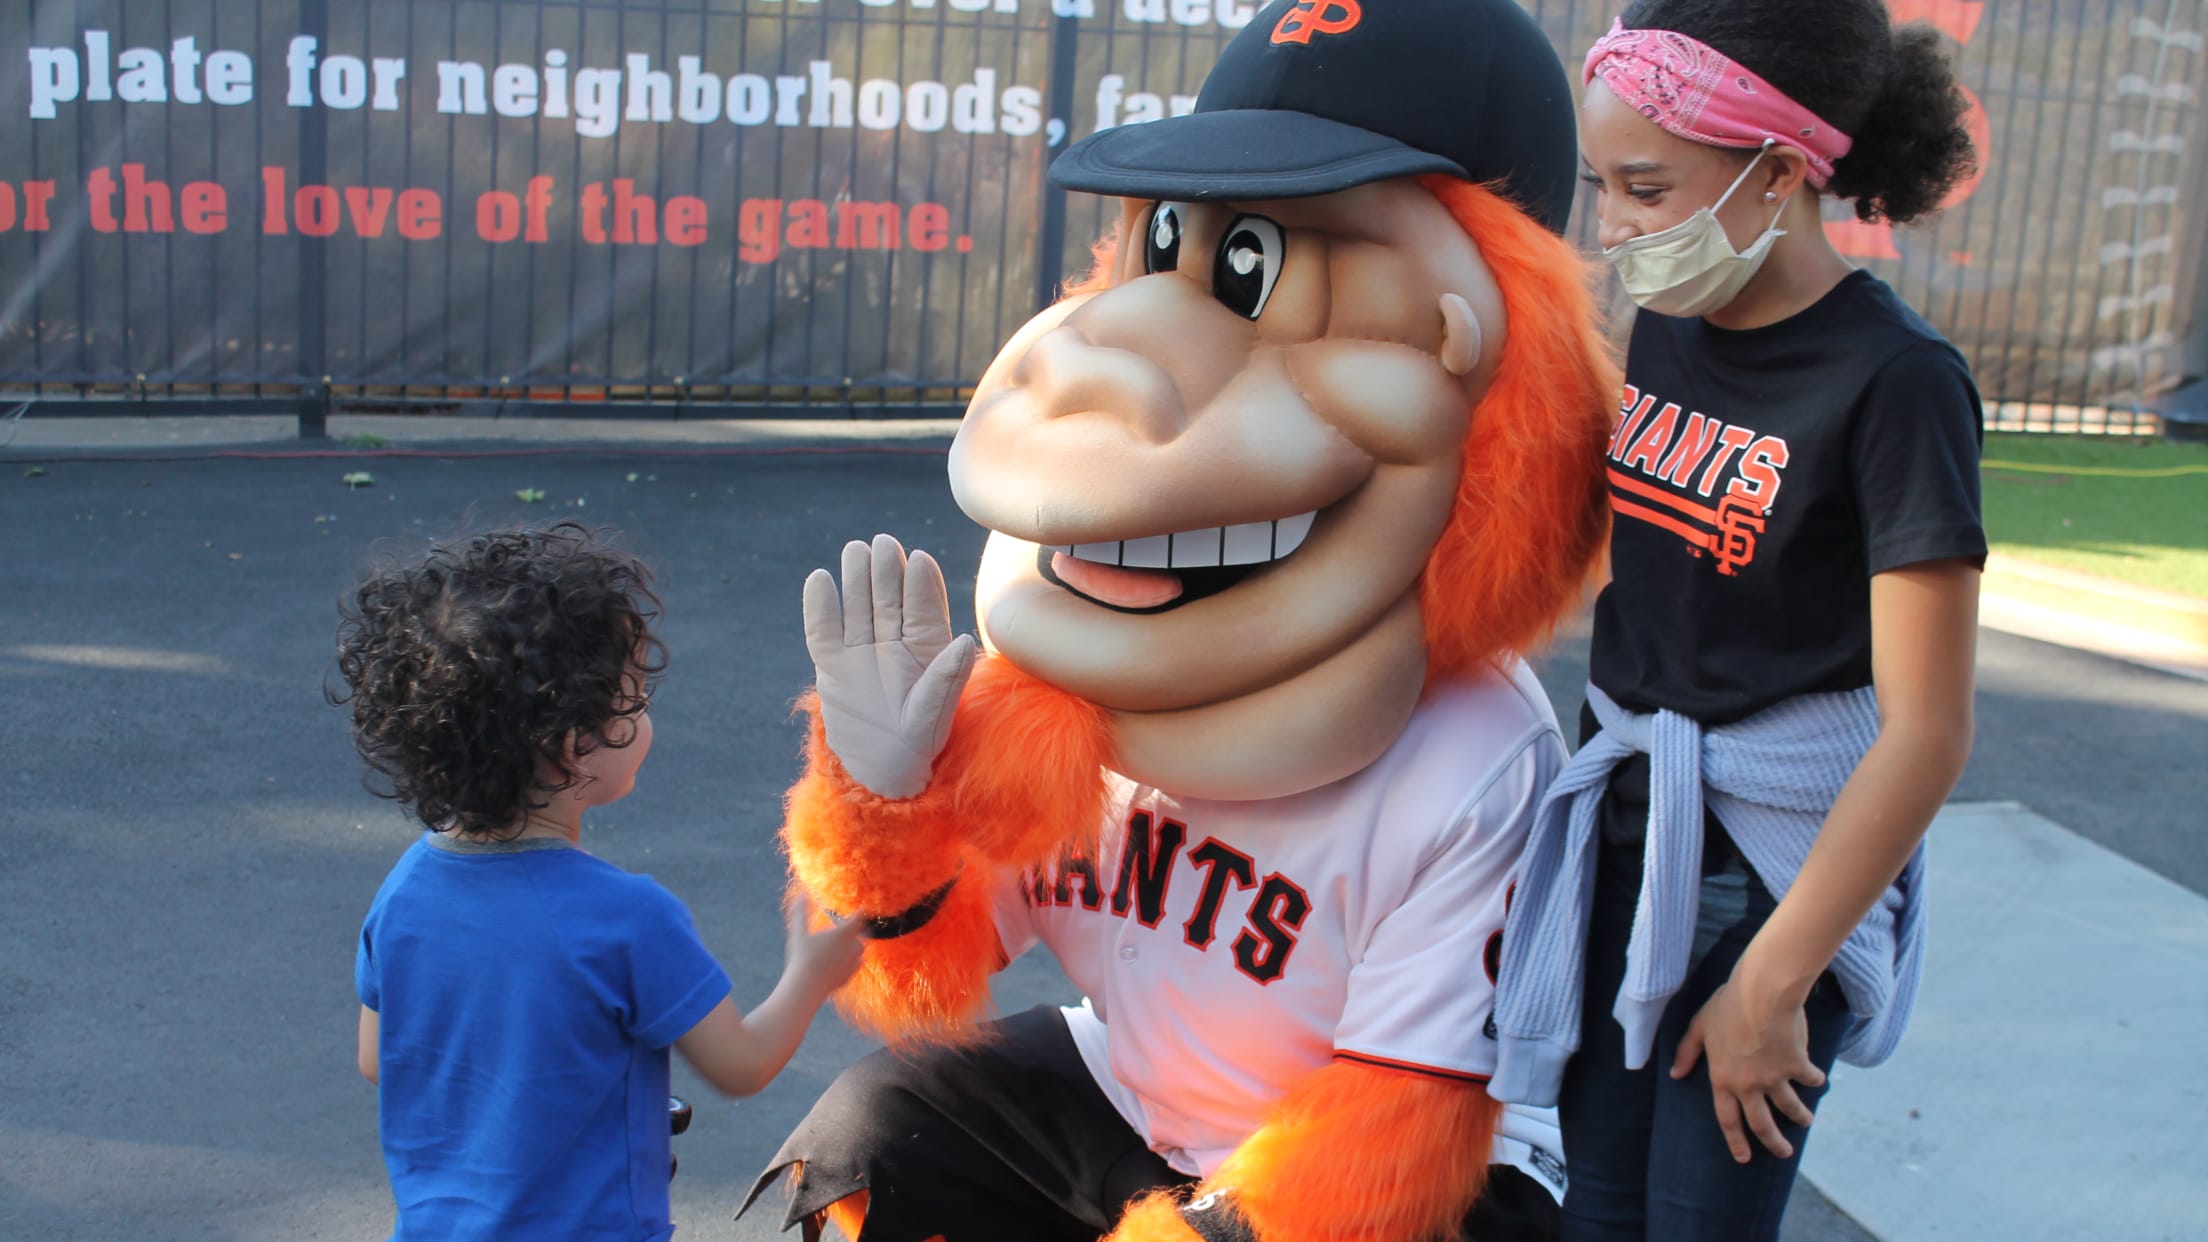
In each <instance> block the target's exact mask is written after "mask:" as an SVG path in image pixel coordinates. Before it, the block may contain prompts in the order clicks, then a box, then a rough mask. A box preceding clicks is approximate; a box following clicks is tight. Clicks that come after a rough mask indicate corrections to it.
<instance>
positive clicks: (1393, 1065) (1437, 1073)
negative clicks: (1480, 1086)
mask: <svg viewBox="0 0 2208 1242" xmlns="http://www.w3.org/2000/svg"><path fill="white" fill-rule="evenodd" d="M1334 1059H1335V1060H1337V1061H1355V1062H1356V1063H1358V1064H1359V1065H1372V1066H1377V1067H1379V1068H1381V1069H1392V1070H1401V1071H1403V1072H1404V1073H1406V1074H1424V1075H1426V1076H1427V1077H1429V1078H1446V1079H1448V1080H1449V1081H1451V1082H1476V1083H1485V1082H1487V1079H1488V1076H1487V1075H1485V1074H1475V1073H1472V1072H1471V1071H1469V1070H1453V1069H1443V1068H1442V1067H1441V1066H1439V1065H1425V1064H1421V1063H1420V1062H1417V1061H1398V1060H1395V1059H1394V1058H1392V1057H1376V1056H1374V1055H1372V1054H1371V1053H1369V1052H1347V1051H1344V1050H1342V1049H1339V1048H1337V1049H1335V1050H1334Z"/></svg>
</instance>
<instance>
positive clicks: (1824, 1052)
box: [1490, 0, 1986, 1242]
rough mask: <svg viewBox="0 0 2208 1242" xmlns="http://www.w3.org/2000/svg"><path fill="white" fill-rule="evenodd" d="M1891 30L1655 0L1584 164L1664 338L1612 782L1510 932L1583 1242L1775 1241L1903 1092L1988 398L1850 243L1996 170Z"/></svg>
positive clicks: (1925, 49)
mask: <svg viewBox="0 0 2208 1242" xmlns="http://www.w3.org/2000/svg"><path fill="white" fill-rule="evenodd" d="M1938 38H1939V36H1938V35H1937V34H1936V33H1935V32H1934V31H1932V30H1931V29H1930V28H1929V27H1924V26H1915V27H1908V28H1904V29H1901V30H1899V31H1897V30H1895V29H1893V27H1892V26H1891V24H1890V20H1889V18H1888V15H1887V13H1886V11H1885V9H1884V7H1883V6H1882V5H1881V4H1880V3H1879V0H1635V2H1634V3H1632V4H1630V5H1629V6H1628V7H1627V9H1626V11H1625V13H1624V14H1623V16H1622V17H1621V18H1620V20H1619V21H1618V23H1617V24H1616V25H1615V26H1613V27H1612V28H1611V30H1610V32H1609V33H1608V34H1606V35H1604V36H1603V37H1602V38H1601V39H1600V40H1598V41H1597V42H1596V43H1595V45H1594V47H1593V48H1591V49H1589V51H1588V54H1587V58H1586V62H1585V66H1584V69H1583V72H1582V81H1583V83H1584V85H1585V98H1584V102H1583V104H1582V106H1581V109H1580V142H1581V150H1582V153H1583V155H1584V157H1585V162H1586V170H1585V173H1584V176H1585V179H1586V180H1587V181H1588V182H1589V184H1590V185H1591V186H1592V187H1593V194H1594V201H1593V206H1594V208H1595V211H1596V215H1597V217H1598V220H1599V225H1600V228H1599V238H1600V241H1601V244H1602V247H1603V254H1604V256H1605V257H1606V258H1607V259H1609V261H1610V262H1611V263H1612V265H1613V266H1615V267H1616V269H1617V272H1618V275H1619V278H1620V280H1621V281H1622V282H1623V284H1624V286H1625V289H1626V292H1627V293H1628V294H1630V295H1631V296H1632V298H1633V300H1634V301H1635V302H1636V303H1638V304H1639V306H1640V307H1641V308H1642V309H1641V313H1640V315H1639V316H1638V317H1637V318H1636V319H1635V321H1634V324H1633V332H1632V339H1631V344H1630V346H1629V347H1628V350H1627V358H1626V368H1625V379H1626V383H1625V390H1624V396H1623V401H1622V402H1621V404H1620V418H1619V421H1618V423H1617V425H1616V429H1615V432H1614V434H1613V436H1612V438H1611V442H1610V452H1609V457H1610V460H1609V482H1610V494H1611V501H1612V510H1613V514H1614V522H1613V527H1612V534H1611V558H1610V559H1611V573H1612V580H1611V582H1610V583H1609V584H1608V585H1607V586H1606V587H1605V588H1604V590H1603V592H1602V594H1601V596H1600V598H1599V599H1598V600H1597V602H1596V605H1595V624H1594V635H1593V640H1592V646H1591V651H1590V658H1589V685H1588V690H1587V707H1586V709H1585V711H1583V713H1582V716H1581V741H1582V746H1581V749H1580V751H1579V753H1578V754H1577V755H1576V756H1575V757H1574V758H1573V760H1572V761H1571V763H1570V765H1569V766H1568V767H1567V768H1566V769H1565V771H1564V772H1563V773H1562V774H1561V775H1560V776H1559V777H1558V778H1557V781H1556V784H1555V785H1554V786H1553V787H1552V789H1551V791H1550V792H1549V794H1548V796H1547V799H1546V800H1545V801H1544V803H1543V805H1542V808H1541V812H1540V816H1539V818H1538V821H1537V824H1536V827H1535V828H1534V831H1533V833H1532V836H1531V838H1530V839H1529V842H1528V845H1527V850H1526V855H1525V858H1524V862H1523V868H1524V870H1523V875H1522V878H1521V880H1520V883H1519V887H1518V892H1517V900H1516V902H1515V904H1514V905H1513V906H1512V908H1511V913H1510V920H1509V925H1508V927H1507V929H1506V931H1505V933H1504V937H1503V954H1502V957H1503V961H1502V972H1501V979H1500V982H1499V984H1498V987H1497V1007H1496V1026H1497V1033H1498V1037H1499V1040H1500V1043H1501V1045H1502V1056H1501V1062H1500V1065H1499V1068H1498V1070H1497V1073H1496V1077H1495V1080H1494V1082H1493V1084H1492V1085H1491V1088H1490V1093H1491V1094H1493V1095H1494V1096H1496V1097H1497V1098H1499V1099H1504V1100H1511V1101H1517V1102H1521V1103H1526V1104H1537V1105H1539V1104H1555V1105H1557V1106H1558V1109H1559V1113H1560V1116H1561V1120H1562V1127H1563V1143H1564V1148H1565V1163H1566V1167H1567V1170H1568V1176H1569V1187H1568V1190H1567V1192H1566V1196H1565V1200H1564V1218H1565V1219H1564V1233H1563V1237H1564V1239H1565V1240H1566V1242H1597V1240H1600V1242H1613V1240H1623V1239H1634V1240H1636V1242H1638V1240H1642V1239H1661V1240H1662V1242H1702V1240H1705V1239H1707V1240H1719V1239H1723V1240H1726V1242H1731V1240H1733V1239H1740V1240H1742V1242H1759V1240H1760V1242H1769V1240H1770V1239H1775V1238H1777V1237H1778V1231H1779V1220H1780V1217H1781V1215H1782V1213H1783V1212H1784V1210H1785V1207H1786V1203H1787V1199H1788V1195H1789V1193H1790V1191H1791V1188H1792V1186H1793V1181H1794V1175H1795V1171H1796V1168H1797V1166H1798V1162H1799V1160H1800V1156H1801V1150H1802V1145H1803V1143H1804V1142H1805V1140H1806V1137H1807V1128H1808V1126H1809V1123H1810V1121H1811V1120H1812V1110H1813V1109H1814V1108H1815V1106H1816V1104H1817V1102H1818V1100H1819V1099H1820V1098H1821V1097H1822V1095H1823V1092H1824V1087H1825V1080H1826V1079H1825V1076H1826V1073H1827V1072H1828V1071H1829V1070H1830V1068H1831V1066H1832V1063H1833V1061H1834V1060H1835V1059H1836V1058H1841V1059H1846V1060H1848V1061H1850V1062H1851V1063H1855V1064H1864V1065H1871V1064H1876V1063H1878V1062H1879V1061H1881V1060H1883V1059H1885V1057H1886V1056H1888V1055H1889V1054H1890V1053H1891V1052H1892V1051H1893V1049H1894V1046H1895V1044H1896V1043H1897V1041H1898V1040H1899V1039H1900V1036H1901V1033H1902V1029H1903V1027H1904V1026H1905V1025H1906V1024H1907V1021H1908V1015H1909V1009H1910V1006H1911V1003H1912V1001H1913V998H1914V995H1915V989H1916V986H1917V981H1918V977H1919V974H1920V972H1921V963H1922V961H1923V946H1924V909H1925V894H1924V891H1923V880H1924V869H1923V853H1922V849H1921V845H1920V843H1921V840H1922V838H1923V835H1924V832H1925V829H1926V827H1927V826H1928V825H1929V824H1930V822H1931V819H1932V816H1933V814H1934V812H1936V811H1937V810H1938V809H1939V807H1940V804H1941V803H1942V802H1943V801H1944V800H1945V799H1946V797H1947V795H1948V793H1949V791H1950V790H1951V789H1952V788H1953V787H1954V784H1955V781H1956V780H1957V778H1958V777H1959V776H1960V775H1961V773H1962V768H1963V763H1964V761H1965V759H1966V758H1967V757H1968V755H1969V751H1970V743H1971V734H1972V719H1971V696H1972V664H1973V657H1974V648H1973V644H1974V639H1975V634H1976V617H1977V598H1978V575H1979V570H1980V568H1981V566H1982V564H1983V560H1984V556H1985V550H1986V544H1985V535H1984V532H1983V529H1982V527H1981V524H1980V516H1979V498H1978V482H1977V481H1978V448H1979V439H1980V429H1981V417H1980V410H1979V403H1978V394H1977V391H1976V389H1975V388H1974V387H1973V385H1972V383H1971V379H1970V375H1969V371H1968V369H1967V367H1966V366H1965V364H1964V362H1963V360H1962V357H1961V355H1959V354H1958V353H1956V351H1955V350H1954V348H1953V347H1952V346H1950V345H1949V344H1948V343H1947V342H1946V341H1945V340H1943V339H1941V337H1940V336H1939V334H1938V333H1936V332H1934V331H1933V330H1932V329H1931V328H1930V327H1929V326H1927V325H1926V324H1925V322H1924V321H1923V319H1921V318H1919V317H1918V316H1917V315H1916V314H1915V313H1914V312H1912V311H1911V310H1910V309H1909V308H1908V307H1906V306H1904V305H1903V304H1902V303H1901V302H1900V301H1899V300H1898V299H1897V298H1896V297H1895V296H1894V293H1893V291H1892V290H1891V289H1890V288H1888V287H1887V286H1886V285H1885V284H1884V283H1883V282H1882V281H1880V280H1878V279H1877V278H1876V277H1874V276H1872V275H1871V274H1869V273H1868V272H1864V271H1860V270H1857V269H1855V268H1853V267H1852V266H1850V265H1849V263H1848V262H1847V261H1846V260H1845V259H1843V258H1842V257H1841V256H1840V255H1839V253H1838V252H1837V251H1835V250H1834V249H1833V247H1832V245H1831V244H1830V243H1829V242H1828V241H1827V240H1826V238H1825V234H1824V229H1823V216H1824V205H1825V204H1824V200H1825V199H1828V198H1829V199H1833V200H1838V201H1842V202H1847V203H1851V204H1852V205H1853V208H1854V211H1855V213H1856V214H1857V215H1858V216H1859V217H1861V218H1862V219H1864V220H1880V219H1884V220H1891V221H1893V222H1895V223H1896V224H1903V223H1907V222H1909V221H1911V220H1914V219H1916V218H1918V217H1920V216H1923V215H1925V214H1927V213H1929V212H1931V211H1932V210H1934V209H1935V208H1936V207H1937V206H1938V205H1939V203H1940V201H1941V200H1942V198H1944V197H1945V195H1946V194H1947V192H1948V190H1949V189H1950V188H1951V187H1952V186H1953V185H1954V184H1955V183H1956V182H1957V181H1958V180H1959V179H1960V178H1961V177H1962V176H1963V175H1964V174H1965V173H1967V171H1968V170H1969V168H1970V167H1971V161H1972V158H1973V156H1972V152H1971V148H1970V140H1969V138H1968V137H1967V135H1966V133H1965V131H1964V129H1963V127H1962V123H1961V122H1962V113H1963V101H1962V99H1961V96H1960V93H1959V91H1958V90H1957V88H1956V86H1955V82H1954V78H1953V76H1952V73H1951V70H1950V68H1949V66H1948V64H1947V63H1946V61H1945V59H1944V58H1943V56H1942V54H1941V52H1940V50H1939V44H1938Z"/></svg>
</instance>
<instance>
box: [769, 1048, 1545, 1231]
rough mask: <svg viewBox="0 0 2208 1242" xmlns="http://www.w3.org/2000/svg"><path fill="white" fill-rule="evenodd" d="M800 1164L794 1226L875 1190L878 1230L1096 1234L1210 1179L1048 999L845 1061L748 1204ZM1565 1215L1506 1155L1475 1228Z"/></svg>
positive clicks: (1539, 1227)
mask: <svg viewBox="0 0 2208 1242" xmlns="http://www.w3.org/2000/svg"><path fill="white" fill-rule="evenodd" d="M792 1165H801V1166H802V1168H801V1170H800V1171H799V1172H798V1173H797V1174H796V1175H795V1176H794V1178H793V1179H792V1180H793V1181H794V1182H795V1185H794V1187H793V1188H792V1191H791V1195H790V1202H789V1208H788V1210H787V1212H786V1214H785V1215H784V1218H783V1228H785V1229H787V1228H788V1227H789V1226H791V1225H793V1224H797V1223H800V1222H801V1221H805V1220H808V1219H809V1218H811V1217H812V1216H813V1215H814V1214H815V1213H818V1212H819V1211H821V1210H822V1209H824V1208H826V1207H827V1206H828V1205H829V1204H831V1203H834V1202H836V1201H837V1200H839V1199H842V1198H844V1197H846V1196H848V1195H851V1194H853V1193H856V1192H857V1191H860V1190H866V1191H869V1192H870V1195H871V1198H870V1201H869V1204H868V1207H867V1216H866V1237H865V1242H925V1240H926V1239H928V1238H932V1237H935V1236H936V1235H938V1234H940V1235H942V1236H943V1237H944V1239H945V1242H1095V1239H1097V1238H1099V1237H1102V1236H1103V1235H1104V1234H1106V1233H1109V1232H1110V1231H1111V1229H1112V1226H1113V1224H1114V1223H1115V1222H1116V1221H1117V1220H1118V1219H1119V1216H1120V1214H1121V1213H1122V1212H1123V1211H1125V1210H1126V1207H1127V1205H1128V1204H1129V1203H1130V1202H1132V1201H1133V1200H1135V1199H1136V1198H1138V1197H1140V1196H1141V1195H1143V1194H1144V1193H1146V1192H1148V1191H1152V1190H1161V1189H1170V1190H1177V1189H1182V1188H1185V1187H1187V1186H1189V1185H1192V1184H1193V1183H1194V1181H1195V1179H1194V1178H1191V1177H1189V1176H1188V1175H1186V1174H1184V1173H1181V1172H1178V1171H1176V1170H1175V1169H1173V1168H1172V1167H1171V1166H1170V1165H1168V1164H1166V1162H1165V1161H1164V1159H1163V1158H1162V1157H1160V1156H1159V1155H1158V1154H1157V1153H1155V1152H1153V1151H1151V1150H1150V1149H1149V1147H1148V1146H1147V1145H1146V1144H1145V1143H1144V1142H1143V1140H1142V1136H1141V1135H1139V1134H1137V1133H1135V1131H1134V1129H1133V1127H1131V1126H1129V1125H1128V1124H1127V1123H1126V1121H1125V1120H1124V1119H1122V1118H1121V1117H1120V1115H1119V1110H1117V1109H1115V1108H1114V1107H1112V1103H1111V1101H1110V1100H1108V1099H1106V1098H1105V1097H1104V1093H1103V1092H1102V1091H1100V1090H1098V1089H1097V1086H1096V1082H1095V1080H1094V1079H1093V1078H1091V1077H1090V1076H1089V1071H1088V1067H1087V1065H1086V1064H1084V1063H1083V1061H1082V1060H1081V1054H1080V1051H1079V1050H1078V1049H1076V1048H1075V1047H1074V1043H1073V1036H1072V1035H1071V1034H1070V1033H1068V1032H1067V1030H1066V1021H1065V1017H1064V1016H1063V1015H1062V1014H1060V1013H1059V1012H1058V1010H1056V1009H1053V1008H1048V1007H1039V1008H1035V1009H1030V1010H1028V1011H1027V1012H1025V1013H1022V1014H1017V1015H1015V1016H1013V1017H1010V1018H1006V1019H1004V1020H1003V1021H1000V1022H994V1023H991V1024H989V1026H988V1028H987V1034H986V1036H985V1037H984V1038H983V1039H982V1040H981V1041H980V1042H978V1043H976V1044H974V1045H971V1046H967V1047H963V1048H938V1047H930V1048H920V1049H915V1050H912V1051H909V1052H895V1051H890V1050H884V1051H881V1052H876V1053H874V1054H873V1055H871V1056H868V1057H866V1058H865V1059H863V1060H861V1061H860V1062H859V1063H858V1064H856V1065H854V1066H852V1067H851V1068H850V1069H848V1070H846V1071H844V1073H843V1075H842V1076H841V1077H839V1078H837V1079H836V1081H835V1082H834V1083H833V1084H832V1085H830V1087H829V1088H828V1091H827V1093H826V1094H824V1095H822V1096H821V1098H820V1100H819V1101H818V1102H817V1103H815V1104H814V1105H813V1109H812V1111H811V1112H810V1113H808V1114H807V1115H806V1117H805V1119H804V1120H803V1121H801V1122H799V1123H798V1126H797V1130H796V1131H795V1132H794V1133H792V1134H791V1135H790V1137H789V1139H788V1141H786V1142H784V1143H783V1144H782V1150H780V1151H779V1152H776V1153H775V1156H774V1159H773V1160H772V1161H771V1162H770V1163H769V1164H768V1166H767V1169H766V1171H765V1172H764V1173H761V1174H760V1175H759V1179H758V1181H757V1182H755V1183H754V1184H753V1185H752V1188H751V1193H750V1195H748V1196H747V1197H746V1198H745V1200H744V1206H743V1207H742V1208H739V1209H738V1210H737V1214H738V1215H739V1216H740V1215H742V1214H743V1213H744V1212H745V1211H748V1210H749V1209H750V1207H751V1205H752V1203H753V1202H754V1201H755V1200H756V1199H757V1198H758V1197H759V1194H760V1192H761V1191H763V1190H765V1189H766V1187H767V1186H768V1185H769V1184H770V1183H772V1182H774V1181H775V1180H777V1179H778V1178H779V1177H781V1176H782V1174H783V1172H784V1170H786V1169H788V1168H789V1167H790V1166H792ZM1556 1222H1557V1210H1556V1205H1555V1203H1554V1202H1553V1201H1551V1200H1550V1198H1549V1195H1548V1192H1547V1191H1546V1190H1544V1189H1542V1187H1541V1186H1540V1185H1539V1184H1538V1183H1536V1182H1535V1181H1534V1180H1533V1179H1532V1178H1530V1177H1528V1176H1526V1175H1525V1174H1524V1173H1522V1172H1520V1171H1519V1170H1517V1169H1515V1168H1512V1167H1510V1166H1508V1165H1497V1166H1495V1167H1494V1168H1493V1169H1492V1170H1491V1174H1490V1178H1489V1181H1488V1190H1487V1193H1486V1194H1484V1195H1482V1196H1481V1199H1480V1202H1479V1203H1478V1204H1477V1205H1475V1206H1474V1208H1473V1211H1472V1215H1471V1216H1469V1217H1467V1218H1466V1222H1465V1230H1466V1232H1465V1235H1464V1236H1465V1237H1466V1238H1468V1239H1473V1240H1475V1242H1551V1240H1552V1239H1554V1238H1555V1237H1556V1236H1557V1223H1556Z"/></svg>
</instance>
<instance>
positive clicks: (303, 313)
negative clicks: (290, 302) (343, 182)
mask: <svg viewBox="0 0 2208 1242" xmlns="http://www.w3.org/2000/svg"><path fill="white" fill-rule="evenodd" d="M299 33H300V34H303V35H308V36H311V37H312V38H313V39H314V45H315V47H316V48H318V49H320V50H321V53H322V55H325V56H327V55H328V54H329V46H330V5H329V0H300V3H299ZM329 138H330V130H329V113H328V112H327V111H326V110H324V108H323V107H322V105H321V101H320V100H319V99H316V101H315V102H314V103H313V104H311V105H310V106H308V107H305V108H301V109H300V110H299V178H298V184H300V185H324V184H327V183H328V181H329V179H330V177H329V155H330V141H329ZM294 223H297V222H296V221H294ZM294 232H295V233H297V236H298V239H299V240H298V246H299V281H298V285H299V304H298V306H297V307H296V308H295V309H296V311H297V313H298V319H299V354H298V358H297V365H298V371H299V438H300V439H302V440H325V439H328V438H329V434H330V423H329V418H330V384H329V376H328V362H329V357H328V342H327V341H326V340H325V339H324V335H325V331H326V328H327V325H326V323H325V322H324V311H325V309H326V305H327V303H326V301H325V299H326V294H325V292H324V290H325V289H326V288H327V281H326V279H325V277H326V274H327V268H326V255H325V253H324V248H323V243H322V240H321V239H320V238H313V237H308V236H307V235H306V234H305V233H304V232H303V231H299V230H294Z"/></svg>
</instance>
